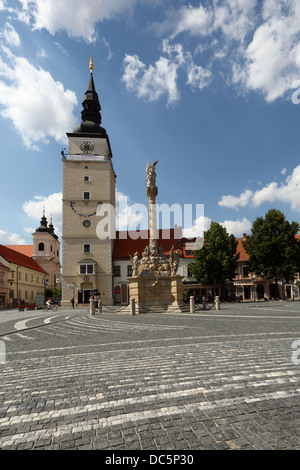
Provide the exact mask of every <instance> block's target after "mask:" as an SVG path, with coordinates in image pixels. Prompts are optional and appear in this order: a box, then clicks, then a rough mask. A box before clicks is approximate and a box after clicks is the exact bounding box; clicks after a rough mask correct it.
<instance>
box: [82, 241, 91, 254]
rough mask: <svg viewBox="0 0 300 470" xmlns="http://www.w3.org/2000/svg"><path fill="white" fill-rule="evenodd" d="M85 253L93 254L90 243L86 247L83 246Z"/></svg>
mask: <svg viewBox="0 0 300 470" xmlns="http://www.w3.org/2000/svg"><path fill="white" fill-rule="evenodd" d="M83 252H84V253H90V252H91V245H90V244H89V243H88V244H86V245H83Z"/></svg>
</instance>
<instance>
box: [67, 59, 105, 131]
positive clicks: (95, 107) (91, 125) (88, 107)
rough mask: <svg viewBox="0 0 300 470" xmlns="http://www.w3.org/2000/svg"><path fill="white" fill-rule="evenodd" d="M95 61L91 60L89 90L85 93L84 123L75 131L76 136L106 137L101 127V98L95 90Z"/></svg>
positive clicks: (83, 103)
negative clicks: (98, 135)
mask: <svg viewBox="0 0 300 470" xmlns="http://www.w3.org/2000/svg"><path fill="white" fill-rule="evenodd" d="M93 68H94V67H93V59H91V60H90V81H89V86H88V89H87V91H86V93H85V96H84V99H83V102H82V107H83V110H82V111H81V118H82V122H81V123H80V124H79V125H78V126H77V127H75V129H74V130H73V132H74V134H77V133H84V134H102V135H103V136H105V135H106V130H105V129H104V128H103V127H101V126H100V124H101V119H102V118H101V113H100V111H101V106H100V102H99V97H98V94H97V92H96V89H95V85H94V79H93Z"/></svg>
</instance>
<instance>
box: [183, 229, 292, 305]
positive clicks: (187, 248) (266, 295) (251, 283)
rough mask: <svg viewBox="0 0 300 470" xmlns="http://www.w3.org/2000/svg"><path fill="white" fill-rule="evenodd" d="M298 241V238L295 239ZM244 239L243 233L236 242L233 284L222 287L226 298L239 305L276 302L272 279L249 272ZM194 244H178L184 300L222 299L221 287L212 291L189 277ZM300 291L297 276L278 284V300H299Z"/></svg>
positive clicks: (228, 282) (227, 283) (212, 288)
mask: <svg viewBox="0 0 300 470" xmlns="http://www.w3.org/2000/svg"><path fill="white" fill-rule="evenodd" d="M297 237H299V236H298V235H297ZM245 239H246V234H245V233H244V234H243V237H242V238H237V242H238V245H237V253H238V254H239V260H238V262H237V270H236V273H235V277H234V278H233V279H232V281H229V280H228V281H226V283H225V285H224V288H225V292H226V295H228V297H231V298H236V299H238V300H240V301H259V300H270V299H275V298H277V297H278V294H277V293H276V286H275V281H274V279H267V280H265V279H262V278H261V277H260V276H258V275H255V274H253V273H251V272H250V271H249V267H248V260H249V256H248V254H247V252H246V250H245V248H244V245H243V241H244V240H245ZM195 243H196V239H194V240H186V239H183V240H182V242H181V245H182V258H181V260H180V274H181V275H182V276H183V284H184V291H185V293H186V296H187V297H188V296H190V295H194V296H195V297H196V298H198V299H199V300H201V299H202V297H206V298H213V297H214V296H215V295H221V286H217V287H216V288H215V289H214V287H213V286H205V285H202V284H201V283H199V282H198V281H197V280H196V279H194V278H193V276H192V275H191V273H190V271H189V268H188V265H189V263H191V262H192V261H193V258H194V251H193V250H194V249H195ZM299 287H300V279H299V274H298V275H297V277H296V279H295V281H294V282H293V283H291V282H285V281H284V282H282V281H278V289H279V298H286V299H291V300H295V299H300V296H299Z"/></svg>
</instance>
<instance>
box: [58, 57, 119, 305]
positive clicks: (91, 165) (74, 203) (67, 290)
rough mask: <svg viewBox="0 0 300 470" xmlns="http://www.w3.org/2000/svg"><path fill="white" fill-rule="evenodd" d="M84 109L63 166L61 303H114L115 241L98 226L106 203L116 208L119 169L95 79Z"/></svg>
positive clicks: (70, 139) (70, 135)
mask: <svg viewBox="0 0 300 470" xmlns="http://www.w3.org/2000/svg"><path fill="white" fill-rule="evenodd" d="M82 106H83V110H82V112H81V117H82V122H81V123H80V124H79V125H78V126H77V127H76V128H75V129H74V130H73V133H67V136H68V141H69V147H68V154H67V155H66V154H65V153H64V152H62V155H63V158H62V164H63V228H62V230H63V234H62V302H61V306H62V307H70V305H71V304H70V300H71V299H72V298H74V300H75V302H78V305H81V304H84V303H88V301H89V297H90V295H91V294H96V295H99V296H100V298H101V300H102V302H103V304H104V305H112V304H113V263H112V253H113V244H114V240H113V239H110V238H107V239H100V238H99V237H98V236H97V231H96V230H97V224H98V223H99V221H100V217H99V212H98V213H97V211H98V210H99V208H101V206H102V205H103V204H109V205H111V206H113V207H115V172H114V169H113V165H112V161H111V159H112V153H111V148H110V143H109V138H108V135H107V133H106V130H105V129H104V128H103V127H101V126H100V124H101V113H100V111H101V106H100V102H99V98H98V94H97V92H96V90H95V85H94V79H93V60H92V59H91V61H90V80H89V85H88V89H87V91H86V93H85V96H84V99H83V102H82Z"/></svg>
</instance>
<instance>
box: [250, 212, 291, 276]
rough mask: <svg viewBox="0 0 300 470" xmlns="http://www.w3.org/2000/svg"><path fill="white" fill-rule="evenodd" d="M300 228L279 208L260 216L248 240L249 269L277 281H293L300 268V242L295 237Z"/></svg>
mask: <svg viewBox="0 0 300 470" xmlns="http://www.w3.org/2000/svg"><path fill="white" fill-rule="evenodd" d="M298 230H299V224H298V223H297V222H292V223H289V222H288V221H287V220H286V219H285V216H284V214H283V213H282V212H280V211H279V210H277V209H270V210H269V211H268V212H267V213H266V215H265V217H258V218H257V219H256V220H255V221H254V223H253V226H252V231H251V235H248V236H246V240H245V242H244V247H245V250H246V251H247V253H248V255H249V270H250V271H251V272H253V273H255V274H257V275H260V276H261V277H262V278H263V279H275V282H276V283H277V280H278V279H285V280H286V281H292V280H293V279H294V277H295V274H296V273H297V272H299V270H300V243H299V241H298V240H299V239H297V238H296V237H295V235H296V234H297V232H298Z"/></svg>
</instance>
